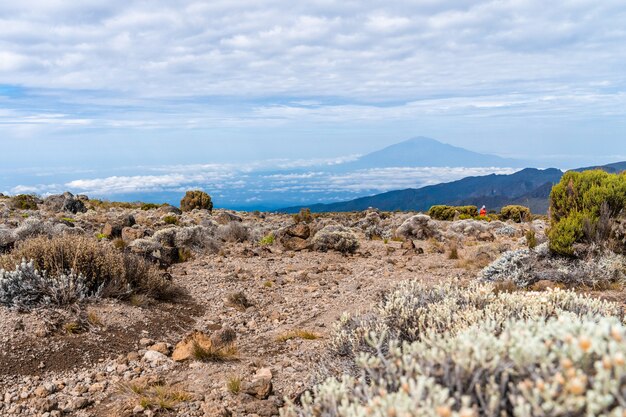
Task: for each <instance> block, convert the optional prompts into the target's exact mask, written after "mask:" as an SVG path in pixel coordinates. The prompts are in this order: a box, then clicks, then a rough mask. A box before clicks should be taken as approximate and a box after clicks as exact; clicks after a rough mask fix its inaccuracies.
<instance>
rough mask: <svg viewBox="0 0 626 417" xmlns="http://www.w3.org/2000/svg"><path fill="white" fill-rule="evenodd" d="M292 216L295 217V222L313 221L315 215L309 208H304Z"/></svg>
mask: <svg viewBox="0 0 626 417" xmlns="http://www.w3.org/2000/svg"><path fill="white" fill-rule="evenodd" d="M291 217H293V221H294V223H311V222H312V221H313V215H312V214H311V209H309V208H302V209H300V212H299V213H298V214H294V215H292V216H291Z"/></svg>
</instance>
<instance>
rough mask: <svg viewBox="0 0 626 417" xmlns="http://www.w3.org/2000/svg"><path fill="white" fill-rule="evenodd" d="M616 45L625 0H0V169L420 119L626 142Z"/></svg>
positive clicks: (133, 158)
mask: <svg viewBox="0 0 626 417" xmlns="http://www.w3.org/2000/svg"><path fill="white" fill-rule="evenodd" d="M624 45H626V3H624V1H623V0H602V1H598V0H571V1H545V0H496V1H480V0H473V1H468V0H404V1H395V2H394V1H391V2H390V1H375V0H359V1H353V0H334V1H333V0H309V1H306V2H295V1H292V0H228V1H222V0H212V1H192V0H187V1H185V0H167V1H159V0H152V1H134V0H108V1H106V2H103V1H96V0H82V1H80V2H77V1H72V0H21V1H19V2H18V1H14V2H9V1H4V2H0V152H2V153H1V159H2V167H1V168H0V185H3V183H2V182H3V181H4V184H5V188H6V184H8V183H15V184H19V183H20V181H19V175H25V174H24V173H25V172H29V173H31V174H32V173H36V174H37V175H45V173H46V172H48V170H52V171H54V172H62V171H63V170H66V171H68V172H69V173H72V174H73V175H74V176H75V177H77V179H79V178H80V173H81V172H85V176H86V177H90V176H91V177H93V176H94V175H95V176H97V175H98V174H102V175H104V173H105V172H104V171H105V170H115V169H119V170H120V172H122V171H124V170H128V172H130V171H132V168H133V167H134V168H138V167H142V166H163V165H174V164H178V165H180V164H188V165H191V164H213V163H231V164H232V163H234V164H237V163H244V162H245V163H250V162H251V161H259V160H266V159H275V158H286V159H292V158H298V159H313V158H337V157H346V156H349V155H354V154H362V153H366V152H369V151H372V150H375V149H378V148H381V147H383V146H385V145H389V144H392V143H394V142H398V141H400V140H403V139H406V138H409V137H413V136H418V135H422V136H430V137H434V138H437V139H439V140H442V141H444V142H447V143H451V144H454V145H458V146H463V147H467V148H470V149H472V150H476V151H482V152H490V153H496V154H500V155H504V156H514V157H525V158H527V157H532V158H535V159H540V160H541V159H545V160H547V161H550V163H552V162H553V161H556V160H558V161H561V163H562V164H563V165H568V164H569V165H576V164H579V163H581V164H582V163H585V162H590V163H591V162H593V163H596V162H604V161H610V160H616V159H620V158H621V159H626V71H625V70H624V68H626V48H625V47H624ZM52 171H51V172H52ZM124 172H125V171H124ZM87 173H91V174H89V175H87ZM108 173H109V174H110V172H108ZM134 174H136V175H138V174H139V173H138V172H134ZM0 188H2V187H0ZM0 191H1V189H0Z"/></svg>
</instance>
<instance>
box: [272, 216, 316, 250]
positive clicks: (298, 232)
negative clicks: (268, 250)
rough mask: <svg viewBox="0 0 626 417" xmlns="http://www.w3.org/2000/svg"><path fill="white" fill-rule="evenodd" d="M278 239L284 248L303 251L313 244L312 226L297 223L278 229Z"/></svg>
mask: <svg viewBox="0 0 626 417" xmlns="http://www.w3.org/2000/svg"><path fill="white" fill-rule="evenodd" d="M277 235H278V241H279V242H280V244H281V245H282V246H283V248H285V249H287V250H292V251H301V250H304V249H308V248H309V247H310V246H311V242H310V241H309V238H310V237H311V228H310V227H309V225H308V224H305V223H297V224H293V225H291V226H287V227H285V228H283V229H281V230H279V231H278V233H277Z"/></svg>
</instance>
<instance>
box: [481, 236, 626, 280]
mask: <svg viewBox="0 0 626 417" xmlns="http://www.w3.org/2000/svg"><path fill="white" fill-rule="evenodd" d="M479 280H480V281H484V282H500V281H512V282H513V283H515V284H516V285H517V286H518V287H527V286H528V285H531V284H533V283H535V282H537V281H539V280H550V281H554V282H559V283H563V284H566V285H570V286H579V285H586V286H590V287H598V286H604V285H606V284H607V283H612V282H625V281H626V257H625V256H624V255H621V254H616V253H614V252H612V251H606V250H599V251H597V252H592V253H590V254H589V255H588V256H587V257H585V258H582V259H569V258H563V257H560V256H554V255H552V254H551V253H550V252H549V250H548V244H547V243H542V244H541V245H539V246H537V247H536V248H535V249H532V250H529V249H520V250H515V251H509V252H505V253H504V254H503V255H502V256H501V257H500V258H498V259H496V260H495V261H494V262H492V263H491V264H490V265H488V266H487V267H486V268H485V269H484V270H483V271H482V272H481V273H480V275H479Z"/></svg>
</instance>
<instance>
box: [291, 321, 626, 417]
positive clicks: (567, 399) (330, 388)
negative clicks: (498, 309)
mask: <svg viewBox="0 0 626 417" xmlns="http://www.w3.org/2000/svg"><path fill="white" fill-rule="evenodd" d="M625 340H626V328H625V327H624V325H623V324H622V322H621V321H620V320H618V319H617V318H599V317H580V316H576V315H574V314H570V313H563V314H561V315H560V316H559V317H558V318H551V319H548V320H546V319H545V318H544V317H539V318H533V319H528V320H510V321H506V322H505V323H503V324H501V323H498V322H497V321H494V320H486V321H483V322H481V323H477V324H475V325H473V326H470V327H468V328H466V329H463V330H461V331H459V332H456V333H455V332H445V333H443V334H438V333H436V332H428V333H427V334H426V335H424V337H423V338H422V340H421V341H419V342H414V343H412V344H404V345H402V346H400V345H399V344H397V343H395V342H394V343H391V345H390V347H389V348H388V349H384V350H383V349H380V346H381V343H383V342H381V341H380V340H378V341H377V346H378V349H376V351H375V352H374V353H372V354H367V353H366V354H363V355H361V356H360V357H359V358H358V360H357V363H358V366H359V368H360V369H361V375H362V376H361V377H359V378H355V377H350V376H345V377H343V379H342V380H340V381H338V380H335V379H330V380H328V381H326V382H325V383H323V384H321V385H319V386H317V387H315V388H314V390H313V395H310V394H306V395H304V396H303V398H302V403H303V405H302V407H295V406H293V405H289V406H288V407H286V408H285V409H284V410H282V412H281V415H282V416H283V417H296V416H299V417H309V416H311V417H313V416H325V417H365V416H381V417H382V416H399V417H400V416H401V417H405V416H406V417H413V416H414V417H418V416H419V417H421V416H430V417H470V416H473V417H478V416H481V417H483V416H484V417H499V416H514V417H547V416H554V417H557V416H559V417H561V416H562V417H566V416H606V417H609V416H611V417H618V416H623V415H624V413H625V412H626V343H624V341H625Z"/></svg>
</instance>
